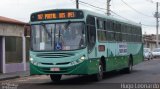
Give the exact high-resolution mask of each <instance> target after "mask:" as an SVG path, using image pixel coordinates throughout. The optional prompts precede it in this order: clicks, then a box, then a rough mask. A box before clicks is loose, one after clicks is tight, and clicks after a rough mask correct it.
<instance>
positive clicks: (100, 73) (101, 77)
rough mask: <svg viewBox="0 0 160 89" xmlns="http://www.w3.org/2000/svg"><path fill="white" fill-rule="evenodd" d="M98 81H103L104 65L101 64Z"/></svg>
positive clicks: (97, 75) (97, 76)
mask: <svg viewBox="0 0 160 89" xmlns="http://www.w3.org/2000/svg"><path fill="white" fill-rule="evenodd" d="M95 78H96V81H100V80H102V79H103V66H102V63H100V64H99V66H98V73H97V74H96V77H95Z"/></svg>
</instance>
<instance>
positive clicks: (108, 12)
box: [106, 0, 111, 16]
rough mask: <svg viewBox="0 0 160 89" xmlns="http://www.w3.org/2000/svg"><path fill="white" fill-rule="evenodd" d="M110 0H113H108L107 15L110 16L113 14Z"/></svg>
mask: <svg viewBox="0 0 160 89" xmlns="http://www.w3.org/2000/svg"><path fill="white" fill-rule="evenodd" d="M110 2H111V0H107V9H106V10H107V15H108V16H109V15H111V13H110V6H111V5H110Z"/></svg>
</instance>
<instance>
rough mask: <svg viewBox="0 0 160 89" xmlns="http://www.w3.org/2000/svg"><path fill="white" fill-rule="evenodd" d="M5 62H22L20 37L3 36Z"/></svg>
mask: <svg viewBox="0 0 160 89" xmlns="http://www.w3.org/2000/svg"><path fill="white" fill-rule="evenodd" d="M5 50H6V55H5V56H6V63H8V64H9V63H20V62H22V53H23V52H22V38H21V37H5Z"/></svg>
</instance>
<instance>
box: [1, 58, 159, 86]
mask: <svg viewBox="0 0 160 89" xmlns="http://www.w3.org/2000/svg"><path fill="white" fill-rule="evenodd" d="M0 83H1V87H0V88H2V89H160V59H153V60H145V61H144V62H142V63H140V64H138V65H135V66H134V67H133V72H132V73H130V74H123V73H120V72H118V71H113V72H109V73H105V77H104V79H103V80H101V81H98V82H96V81H94V80H93V76H81V75H78V76H71V75H64V76H63V77H62V80H61V81H60V82H58V83H53V82H52V81H51V80H50V78H49V76H47V75H41V76H39V75H36V76H30V77H22V78H16V79H10V80H4V81H0ZM133 84H134V86H131V85H133ZM135 84H141V85H139V86H137V85H135ZM146 84H150V85H148V86H150V87H149V88H148V87H145V86H142V85H146Z"/></svg>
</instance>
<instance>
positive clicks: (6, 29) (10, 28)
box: [0, 23, 24, 36]
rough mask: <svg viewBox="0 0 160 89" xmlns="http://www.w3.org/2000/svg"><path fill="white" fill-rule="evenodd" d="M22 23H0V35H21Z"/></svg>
mask: <svg viewBox="0 0 160 89" xmlns="http://www.w3.org/2000/svg"><path fill="white" fill-rule="evenodd" d="M23 29H24V26H23V25H15V24H7V23H0V36H22V35H23V33H24V30H23Z"/></svg>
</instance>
